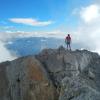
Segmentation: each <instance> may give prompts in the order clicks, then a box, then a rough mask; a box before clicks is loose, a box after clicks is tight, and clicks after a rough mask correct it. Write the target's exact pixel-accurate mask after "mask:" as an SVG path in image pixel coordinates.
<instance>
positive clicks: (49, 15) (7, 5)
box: [0, 0, 91, 31]
mask: <svg viewBox="0 0 100 100" xmlns="http://www.w3.org/2000/svg"><path fill="white" fill-rule="evenodd" d="M90 3H91V0H0V24H1V25H0V26H2V27H4V26H10V27H11V26H13V27H14V28H13V30H14V29H15V30H20V31H34V30H35V31H37V30H40V31H45V30H46V31H48V30H49V31H50V30H54V29H57V28H60V27H65V28H66V29H67V28H69V27H70V28H72V29H73V28H75V27H76V26H77V25H78V24H79V20H78V19H79V18H78V17H77V16H75V15H73V14H72V13H73V11H74V10H75V9H80V8H81V7H82V6H87V5H89V4H90ZM11 18H17V19H18V18H26V19H29V18H31V19H34V20H37V21H38V22H48V21H49V22H50V23H47V24H46V25H44V24H43V25H42V23H41V25H27V24H22V23H16V22H14V21H11V20H9V19H11ZM10 29H11V28H10ZM0 30H1V31H3V30H4V28H1V29H0ZM5 30H8V29H5Z"/></svg>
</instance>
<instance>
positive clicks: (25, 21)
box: [9, 18, 53, 26]
mask: <svg viewBox="0 0 100 100" xmlns="http://www.w3.org/2000/svg"><path fill="white" fill-rule="evenodd" d="M9 20H10V21H11V22H14V23H19V24H25V25H31V26H47V25H49V24H52V23H53V22H52V21H38V20H36V19H32V18H11V19H9Z"/></svg>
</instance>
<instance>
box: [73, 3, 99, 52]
mask: <svg viewBox="0 0 100 100" xmlns="http://www.w3.org/2000/svg"><path fill="white" fill-rule="evenodd" d="M77 13H78V12H77ZM79 17H80V18H81V20H80V25H79V26H78V28H77V30H76V31H75V32H73V36H74V41H75V42H77V43H80V44H81V45H82V46H83V48H86V49H88V50H92V51H96V52H98V53H99V54H100V44H99V43H100V5H96V4H91V5H89V6H87V7H82V8H81V9H80V16H79Z"/></svg>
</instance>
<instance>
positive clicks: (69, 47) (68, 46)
mask: <svg viewBox="0 0 100 100" xmlns="http://www.w3.org/2000/svg"><path fill="white" fill-rule="evenodd" d="M65 43H66V44H67V50H68V49H69V50H70V51H71V45H70V44H71V36H70V34H68V35H67V36H66V38H65Z"/></svg>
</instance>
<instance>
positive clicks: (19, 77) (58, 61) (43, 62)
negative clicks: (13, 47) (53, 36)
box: [0, 47, 100, 100]
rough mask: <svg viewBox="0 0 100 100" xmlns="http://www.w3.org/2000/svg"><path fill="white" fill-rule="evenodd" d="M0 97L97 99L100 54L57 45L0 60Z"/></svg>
mask: <svg viewBox="0 0 100 100" xmlns="http://www.w3.org/2000/svg"><path fill="white" fill-rule="evenodd" d="M0 100H100V56H99V55H98V54H97V53H93V52H90V51H87V50H76V51H67V50H66V49H65V48H63V47H60V48H58V49H45V50H43V51H42V52H40V53H39V54H38V55H35V56H26V57H21V58H18V59H16V60H14V61H11V62H9V61H7V62H3V63H1V64H0Z"/></svg>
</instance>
